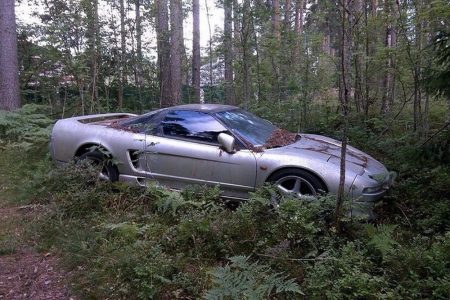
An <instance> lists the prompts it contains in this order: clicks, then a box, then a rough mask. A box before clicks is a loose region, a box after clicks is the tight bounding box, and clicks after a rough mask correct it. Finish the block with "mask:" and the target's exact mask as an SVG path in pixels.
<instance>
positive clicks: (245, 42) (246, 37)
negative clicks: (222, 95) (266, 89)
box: [234, 0, 252, 108]
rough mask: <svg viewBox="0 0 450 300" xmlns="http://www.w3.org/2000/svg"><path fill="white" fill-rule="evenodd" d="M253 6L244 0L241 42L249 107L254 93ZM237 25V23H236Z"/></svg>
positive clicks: (245, 102) (244, 100)
mask: <svg viewBox="0 0 450 300" xmlns="http://www.w3.org/2000/svg"><path fill="white" fill-rule="evenodd" d="M250 10H251V8H250V0H244V1H243V3H242V18H241V30H240V32H241V44H242V90H243V94H242V100H243V102H244V106H245V107H246V108H247V107H248V103H249V101H250V100H251V94H252V84H251V83H252V80H251V76H250V75H251V71H250V62H251V55H250V53H251V51H252V48H251V43H250V42H251V38H252V37H251V34H252V27H251V20H250V18H251V17H252V16H251V11H250ZM234 26H236V23H235V25H234Z"/></svg>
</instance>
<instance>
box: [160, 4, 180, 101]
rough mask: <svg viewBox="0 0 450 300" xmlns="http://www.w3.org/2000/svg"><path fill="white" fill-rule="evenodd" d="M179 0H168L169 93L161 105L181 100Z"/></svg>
mask: <svg viewBox="0 0 450 300" xmlns="http://www.w3.org/2000/svg"><path fill="white" fill-rule="evenodd" d="M182 8H183V7H182V3H181V0H170V44H171V45H170V46H171V47H170V93H171V97H170V99H168V100H169V101H168V102H167V103H164V105H163V106H172V105H176V104H179V103H180V102H181V79H182V78H181V67H182V65H181V58H182V54H183V9H182Z"/></svg>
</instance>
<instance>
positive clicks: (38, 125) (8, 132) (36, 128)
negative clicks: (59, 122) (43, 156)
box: [0, 104, 53, 151]
mask: <svg viewBox="0 0 450 300" xmlns="http://www.w3.org/2000/svg"><path fill="white" fill-rule="evenodd" d="M46 110H47V107H45V106H40V105H34V104H27V105H24V106H23V107H22V108H21V109H19V110H18V111H14V112H7V111H0V149H2V148H3V149H6V148H8V149H14V150H17V151H29V150H32V149H33V148H39V147H40V148H42V147H43V146H44V145H47V144H48V142H49V137H50V131H51V127H52V123H53V121H52V120H51V119H49V118H48V117H47V115H46V114H45V112H46Z"/></svg>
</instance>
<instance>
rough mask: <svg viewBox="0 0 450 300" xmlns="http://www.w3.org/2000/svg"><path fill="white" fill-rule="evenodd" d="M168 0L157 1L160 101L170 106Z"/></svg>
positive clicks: (161, 104) (162, 105) (163, 104)
mask: <svg viewBox="0 0 450 300" xmlns="http://www.w3.org/2000/svg"><path fill="white" fill-rule="evenodd" d="M167 1H168V0H157V1H156V38H157V47H158V69H159V70H158V71H159V74H158V75H159V78H158V79H159V103H160V106H161V107H166V106H170V101H171V100H170V99H171V95H170V88H171V87H170V65H169V63H170V52H169V15H168V7H167V3H168V2H167Z"/></svg>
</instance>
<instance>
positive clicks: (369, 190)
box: [363, 186, 381, 194]
mask: <svg viewBox="0 0 450 300" xmlns="http://www.w3.org/2000/svg"><path fill="white" fill-rule="evenodd" d="M380 190H381V186H372V187H366V188H364V189H363V194H373V193H376V192H379V191H380Z"/></svg>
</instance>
